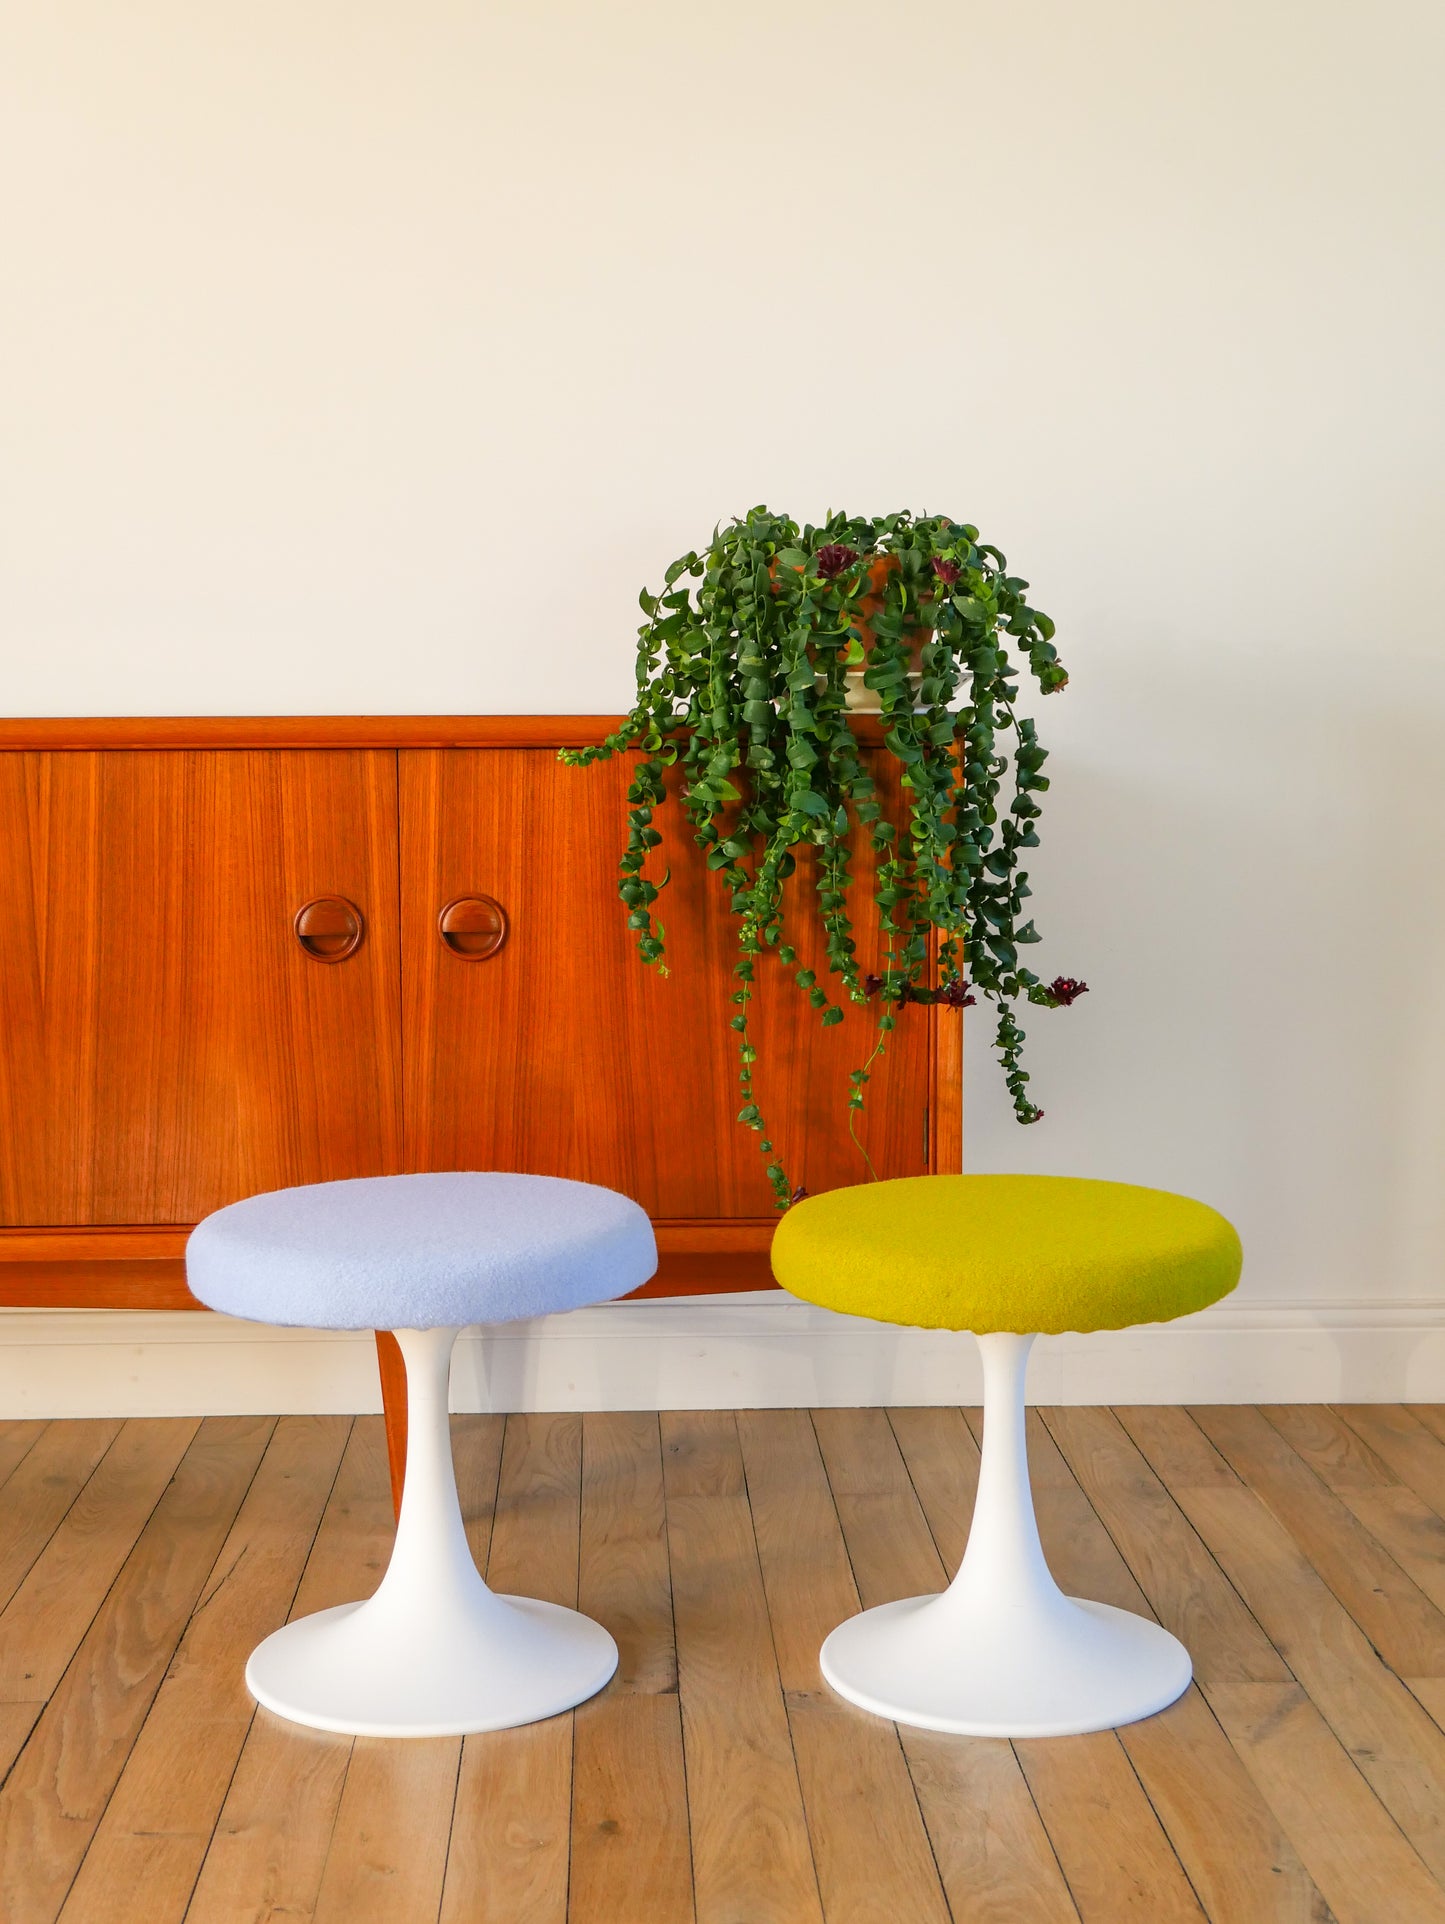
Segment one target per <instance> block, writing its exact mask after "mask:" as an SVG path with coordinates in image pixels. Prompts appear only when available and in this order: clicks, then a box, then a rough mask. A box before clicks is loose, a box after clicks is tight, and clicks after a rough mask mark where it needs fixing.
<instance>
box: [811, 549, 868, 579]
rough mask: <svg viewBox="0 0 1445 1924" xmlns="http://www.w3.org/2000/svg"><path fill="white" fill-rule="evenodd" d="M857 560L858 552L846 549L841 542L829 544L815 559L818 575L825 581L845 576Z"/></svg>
mask: <svg viewBox="0 0 1445 1924" xmlns="http://www.w3.org/2000/svg"><path fill="white" fill-rule="evenodd" d="M857 559H858V550H857V549H856V548H845V547H844V546H843V544H842V542H841V541H830V542H828V543H827V544H826V545H825V546H824V547H821V548H819V550H818V552H817V554H815V555H814V557H813V560H814V561H815V562H816V564H817V568H818V573H819V574H820V575H821V576H822V577H823V579H824V580H825V581H832V580H833V579H834V578H835V576H837V575H840V574H843V573H844V572H845V571H846V570H847V569H849V568H851V567H852V566H853V563H854V562H855V561H856V560H857Z"/></svg>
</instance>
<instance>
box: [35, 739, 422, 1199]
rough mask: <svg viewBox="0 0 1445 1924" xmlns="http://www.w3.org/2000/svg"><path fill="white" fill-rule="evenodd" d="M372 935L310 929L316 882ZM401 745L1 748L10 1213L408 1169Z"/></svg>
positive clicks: (217, 1193) (231, 1195)
mask: <svg viewBox="0 0 1445 1924" xmlns="http://www.w3.org/2000/svg"><path fill="white" fill-rule="evenodd" d="M320 896H340V897H343V898H346V899H348V900H349V901H350V902H352V903H354V904H355V905H356V906H357V907H358V908H359V909H360V911H361V913H362V916H363V918H364V923H365V934H364V938H363V940H362V942H361V944H360V947H359V948H358V949H357V950H356V952H355V953H354V954H352V955H350V956H349V957H347V958H346V959H345V960H343V961H339V962H321V961H316V960H313V959H312V958H311V956H309V955H308V954H307V953H305V952H304V951H303V949H302V947H301V946H300V944H299V942H298V939H297V936H296V933H295V930H294V928H293V920H294V918H295V916H296V913H297V911H298V910H299V909H300V908H301V907H302V906H303V905H304V904H305V903H307V902H308V901H310V900H312V899H313V898H316V897H320ZM396 899H397V853H396V756H395V754H394V752H391V751H385V750H383V751H363V750H354V751H353V750H325V751H316V752H309V751H297V750H280V751H235V752H221V751H215V750H205V751H200V752H188V751H182V750H164V751H156V752H148V751H147V752H128V751H127V752H121V751H115V750H107V751H104V752H94V753H92V752H57V751H46V752H38V753H23V752H7V753H4V754H0V1038H3V1041H0V1221H3V1223H5V1224H107V1223H141V1224H143V1223H191V1222H195V1221H196V1220H197V1219H198V1218H200V1217H201V1216H203V1215H205V1214H206V1213H207V1212H208V1211H209V1210H212V1209H215V1208H217V1207H218V1206H219V1205H221V1204H222V1203H226V1202H230V1201H232V1200H234V1199H235V1198H236V1197H239V1196H243V1195H249V1194H252V1193H254V1192H256V1191H258V1190H266V1189H276V1188H280V1187H283V1186H285V1185H287V1184H291V1183H304V1182H317V1181H322V1180H325V1179H327V1178H330V1177H336V1176H348V1175H360V1174H380V1173H384V1172H388V1171H392V1170H396V1169H399V1168H400V1167H401V1105H400V1062H399V1026H400V1024H399V1010H400V978H399V960H400V958H399V950H398V942H397V918H396Z"/></svg>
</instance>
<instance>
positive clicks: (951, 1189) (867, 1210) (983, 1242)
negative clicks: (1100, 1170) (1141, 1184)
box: [772, 1176, 1242, 1335]
mask: <svg viewBox="0 0 1445 1924" xmlns="http://www.w3.org/2000/svg"><path fill="white" fill-rule="evenodd" d="M772 1261H773V1274H774V1275H775V1276H776V1277H777V1279H778V1281H779V1282H780V1283H781V1284H782V1285H783V1287H784V1288H785V1289H787V1290H790V1291H791V1292H792V1293H793V1294H794V1295H795V1296H802V1297H804V1298H806V1300H807V1301H808V1302H810V1303H818V1304H821V1305H822V1306H823V1307H824V1308H826V1309H836V1310H842V1311H844V1312H846V1313H847V1314H848V1315H851V1316H871V1317H873V1318H874V1319H876V1320H877V1321H879V1322H885V1323H911V1324H915V1325H919V1326H921V1327H923V1328H926V1329H966V1330H973V1331H974V1332H975V1333H976V1334H980V1335H982V1334H986V1333H988V1332H991V1331H999V1330H1008V1331H1013V1332H1015V1333H1017V1334H1020V1335H1023V1334H1049V1335H1053V1334H1057V1333H1058V1332H1060V1331H1062V1330H1094V1329H1123V1328H1126V1327H1127V1326H1128V1325H1130V1324H1132V1323H1157V1322H1165V1321H1167V1320H1169V1319H1170V1318H1171V1317H1174V1316H1186V1315H1188V1314H1189V1313H1190V1311H1191V1310H1196V1309H1203V1308H1204V1307H1205V1306H1206V1304H1209V1303H1213V1302H1217V1301H1218V1299H1219V1298H1220V1297H1221V1296H1226V1295H1228V1293H1229V1291H1230V1290H1231V1289H1233V1288H1234V1285H1235V1284H1236V1283H1237V1282H1238V1280H1239V1272H1240V1265H1241V1261H1242V1255H1241V1251H1240V1245H1239V1237H1238V1236H1237V1235H1236V1234H1235V1232H1234V1229H1233V1227H1232V1226H1231V1225H1230V1224H1229V1223H1228V1222H1226V1221H1225V1219H1224V1217H1223V1216H1221V1215H1219V1214H1218V1212H1217V1211H1216V1210H1213V1209H1210V1208H1208V1207H1207V1205H1206V1204H1204V1203H1199V1202H1192V1201H1191V1200H1190V1199H1189V1198H1188V1197H1187V1196H1174V1195H1170V1194H1169V1193H1168V1192H1167V1191H1165V1190H1162V1189H1140V1188H1136V1187H1135V1186H1134V1185H1133V1184H1132V1183H1122V1182H1093V1181H1089V1180H1086V1179H1085V1178H1082V1177H1075V1176H904V1177H901V1178H899V1179H898V1180H896V1181H893V1182H877V1183H866V1184H862V1185H860V1186H859V1187H857V1188H852V1189H834V1190H830V1191H828V1192H827V1193H826V1194H824V1195H821V1196H810V1197H808V1198H807V1199H806V1200H805V1201H803V1202H801V1203H797V1204H795V1205H794V1207H793V1208H792V1209H790V1210H789V1211H788V1213H787V1214H786V1215H785V1216H784V1217H783V1219H782V1221H781V1222H780V1223H779V1224H778V1227H777V1230H776V1232H775V1234H774V1236H773V1248H772Z"/></svg>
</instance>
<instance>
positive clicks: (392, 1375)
mask: <svg viewBox="0 0 1445 1924" xmlns="http://www.w3.org/2000/svg"><path fill="white" fill-rule="evenodd" d="M376 1363H377V1368H378V1369H379V1370H380V1371H381V1407H382V1409H383V1411H384V1412H385V1415H386V1458H387V1462H388V1463H389V1464H390V1466H391V1502H392V1508H393V1509H394V1510H395V1512H396V1514H397V1515H398V1516H400V1515H401V1488H402V1485H403V1484H404V1483H405V1482H406V1365H405V1363H403V1362H402V1360H401V1345H400V1344H399V1343H398V1342H397V1340H396V1338H395V1337H394V1336H393V1335H392V1333H391V1331H390V1330H389V1329H379V1330H378V1331H377V1332H376Z"/></svg>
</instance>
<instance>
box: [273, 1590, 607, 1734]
mask: <svg viewBox="0 0 1445 1924" xmlns="http://www.w3.org/2000/svg"><path fill="white" fill-rule="evenodd" d="M477 1593H478V1594H477V1596H476V1599H475V1600H476V1604H477V1606H478V1607H477V1611H476V1614H475V1615H474V1616H473V1617H472V1618H471V1620H470V1621H465V1622H461V1621H457V1620H456V1618H455V1616H453V1618H452V1620H451V1621H449V1622H448V1623H446V1624H445V1625H444V1626H438V1625H432V1624H427V1623H425V1622H424V1621H417V1620H416V1619H413V1620H412V1621H410V1622H405V1621H401V1622H399V1621H397V1619H396V1616H395V1613H394V1612H392V1611H390V1610H383V1611H382V1612H380V1613H376V1612H374V1610H373V1607H372V1606H371V1605H370V1604H366V1603H343V1604H339V1605H338V1606H337V1607H336V1608H335V1609H332V1610H319V1611H317V1612H316V1614H315V1615H314V1616H310V1617H299V1618H298V1619H297V1620H296V1621H295V1622H294V1623H288V1624H286V1625H285V1626H284V1627H283V1628H282V1629H280V1630H277V1631H273V1633H272V1634H271V1635H270V1636H269V1637H267V1638H266V1640H265V1642H264V1643H261V1644H258V1645H257V1647H256V1649H255V1650H253V1651H252V1653H251V1659H250V1662H249V1663H248V1664H247V1665H246V1684H247V1687H248V1688H249V1690H250V1692H251V1695H252V1696H253V1697H254V1698H255V1699H256V1701H257V1703H260V1704H264V1705H265V1707H266V1708H267V1709H268V1710H274V1711H275V1712H276V1714H277V1715H278V1716H281V1717H286V1718H289V1719H290V1721H291V1722H292V1723H297V1724H306V1725H308V1726H309V1727H310V1728H311V1729H313V1730H331V1731H337V1732H339V1733H342V1734H343V1735H346V1736H351V1737H451V1736H461V1735H464V1734H467V1733H470V1732H474V1731H482V1730H507V1729H510V1728H511V1727H512V1726H513V1725H514V1724H530V1723H535V1722H536V1721H537V1720H538V1719H539V1718H542V1717H553V1716H556V1715H557V1713H558V1712H559V1711H563V1710H571V1709H572V1707H573V1706H574V1705H575V1704H580V1703H582V1702H584V1701H585V1700H586V1699H587V1698H588V1697H591V1696H594V1695H595V1694H596V1693H597V1691H599V1690H601V1688H602V1686H603V1685H604V1684H605V1683H606V1682H607V1680H608V1679H609V1678H610V1677H611V1675H612V1673H613V1671H614V1670H615V1669H616V1668H617V1645H616V1644H615V1643H614V1642H613V1640H612V1638H611V1637H610V1636H609V1635H608V1633H607V1631H605V1630H604V1629H603V1628H602V1626H601V1624H599V1623H594V1622H593V1621H592V1619H591V1618H590V1617H584V1616H582V1615H580V1614H579V1612H577V1611H576V1610H566V1609H563V1608H562V1606H561V1605H560V1604H555V1603H542V1602H540V1601H538V1600H537V1599H536V1598H533V1597H505V1596H498V1595H496V1594H494V1593H493V1592H491V1591H489V1590H486V1589H485V1588H484V1587H483V1586H482V1585H481V1584H480V1583H478V1585H477Z"/></svg>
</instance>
